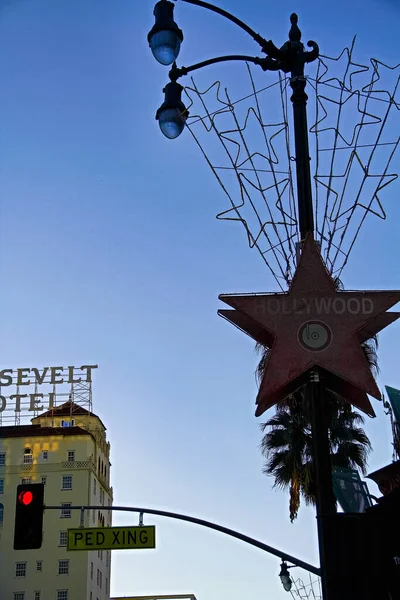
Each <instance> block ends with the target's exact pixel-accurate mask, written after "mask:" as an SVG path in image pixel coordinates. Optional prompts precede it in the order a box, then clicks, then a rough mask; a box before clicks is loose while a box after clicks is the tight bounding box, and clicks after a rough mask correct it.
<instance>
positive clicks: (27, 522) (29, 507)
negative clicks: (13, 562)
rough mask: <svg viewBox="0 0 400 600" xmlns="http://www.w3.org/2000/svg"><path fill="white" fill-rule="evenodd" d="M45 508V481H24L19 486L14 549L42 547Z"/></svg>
mask: <svg viewBox="0 0 400 600" xmlns="http://www.w3.org/2000/svg"><path fill="white" fill-rule="evenodd" d="M43 509H44V484H43V483H23V484H21V485H19V486H18V487H17V501H16V506H15V527H14V550H36V549H37V548H41V547H42V529H43Z"/></svg>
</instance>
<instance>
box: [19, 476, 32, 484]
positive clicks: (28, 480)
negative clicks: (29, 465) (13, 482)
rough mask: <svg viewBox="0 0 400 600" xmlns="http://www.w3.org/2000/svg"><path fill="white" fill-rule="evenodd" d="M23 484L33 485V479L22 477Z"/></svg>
mask: <svg viewBox="0 0 400 600" xmlns="http://www.w3.org/2000/svg"><path fill="white" fill-rule="evenodd" d="M21 483H32V477H22V479H21Z"/></svg>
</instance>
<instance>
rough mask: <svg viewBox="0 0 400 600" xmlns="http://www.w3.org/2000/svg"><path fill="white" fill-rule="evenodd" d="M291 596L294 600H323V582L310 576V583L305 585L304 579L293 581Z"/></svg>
mask: <svg viewBox="0 0 400 600" xmlns="http://www.w3.org/2000/svg"><path fill="white" fill-rule="evenodd" d="M292 585H293V587H292V589H291V590H290V595H291V596H292V598H293V600H322V592H321V580H320V579H319V578H318V579H316V578H315V577H314V576H311V575H310V576H309V581H308V582H307V583H304V581H303V580H302V579H292Z"/></svg>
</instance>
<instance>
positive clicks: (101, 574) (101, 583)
mask: <svg viewBox="0 0 400 600" xmlns="http://www.w3.org/2000/svg"><path fill="white" fill-rule="evenodd" d="M102 585H103V573H102V572H101V571H100V583H99V588H100V589H101V588H102Z"/></svg>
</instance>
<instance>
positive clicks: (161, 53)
mask: <svg viewBox="0 0 400 600" xmlns="http://www.w3.org/2000/svg"><path fill="white" fill-rule="evenodd" d="M182 1H183V2H186V3H189V4H194V5H196V6H200V7H203V8H206V9H208V10H211V11H213V12H216V13H218V14H220V15H221V16H224V17H226V18H227V19H229V20H230V21H232V22H234V23H235V24H236V25H238V26H239V27H240V28H241V29H243V30H244V31H246V32H247V33H248V34H250V35H251V36H252V37H253V39H254V40H255V41H256V42H257V43H258V44H259V45H260V47H261V50H262V52H263V53H264V54H266V56H265V57H252V56H243V55H229V56H218V57H216V58H212V59H209V60H205V61H203V62H200V63H196V64H194V65H191V66H190V67H181V68H178V67H177V65H176V62H175V61H176V59H177V58H178V55H179V50H180V44H181V42H182V40H183V34H182V31H181V30H180V29H179V27H178V26H177V24H176V23H175V21H174V19H173V9H174V4H173V3H172V2H170V1H169V0H160V1H159V2H158V3H157V4H156V6H155V9H154V15H155V25H154V26H153V28H152V29H151V31H150V33H149V35H148V41H149V45H150V47H151V50H152V52H153V54H154V56H155V58H156V59H157V60H158V61H159V62H160V63H161V64H164V65H165V64H169V65H172V68H171V70H170V72H169V78H170V83H168V84H167V85H166V87H165V88H164V93H165V101H164V103H163V104H162V105H161V107H160V108H159V109H158V111H157V114H156V118H157V120H158V122H159V126H160V129H161V131H162V132H163V134H164V135H166V137H168V138H175V137H178V136H179V135H180V134H181V133H182V131H183V129H184V126H185V122H186V119H187V116H188V111H187V109H186V107H185V105H184V104H183V102H182V99H181V93H182V90H183V88H182V86H181V85H179V84H178V83H177V80H178V79H179V78H180V77H182V76H184V75H187V74H188V73H190V72H192V71H195V70H197V69H200V68H202V67H205V66H208V65H211V64H215V63H219V62H225V61H231V60H235V61H237V60H238V61H246V62H251V63H254V64H255V65H258V66H260V67H261V68H262V69H263V70H264V71H282V72H283V73H290V86H291V88H292V91H293V93H292V96H291V101H292V105H293V128H294V141H295V161H296V182H297V203H298V221H299V235H300V246H299V247H300V249H301V247H302V244H303V243H304V241H305V239H306V237H307V236H312V237H313V236H314V217H313V202H312V192H311V173H310V155H309V144H308V126H307V94H306V92H305V88H306V78H305V75H304V66H305V64H306V63H310V62H313V61H314V60H316V59H317V58H318V56H319V48H318V45H317V43H316V42H314V41H309V42H307V46H308V47H309V48H311V50H310V51H306V50H305V49H304V45H303V43H302V42H301V31H300V29H299V27H298V24H297V23H298V17H297V15H296V14H294V13H293V14H292V15H291V17H290V22H291V28H290V32H289V40H288V41H287V42H286V43H285V44H284V45H283V46H282V47H281V48H278V47H277V46H275V44H274V43H273V42H272V41H270V40H266V39H264V38H263V37H261V36H260V35H259V34H257V33H256V32H255V31H253V30H252V29H251V28H250V27H248V26H247V25H246V24H245V23H243V21H240V20H239V19H237V18H236V17H234V16H233V15H231V14H230V13H228V12H227V11H225V10H223V9H221V8H218V7H216V6H213V5H212V4H209V3H207V2H203V1H202V0H182ZM307 394H308V397H309V399H310V404H311V420H312V423H311V427H312V437H313V452H314V465H315V483H316V507H317V524H318V540H319V552H320V564H321V583H322V593H323V598H324V600H339V599H338V598H337V597H336V594H335V591H334V590H335V587H336V586H335V544H334V530H333V515H334V514H335V512H336V506H335V500H334V495H333V487H332V475H331V460H330V447H329V437H328V428H327V423H326V419H325V410H324V406H323V397H324V393H323V384H322V382H321V381H320V377H319V372H318V370H317V369H314V370H313V371H312V372H311V373H310V381H309V383H308V386H307ZM283 575H284V576H285V575H286V572H285V573H283ZM285 581H286V580H285Z"/></svg>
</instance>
